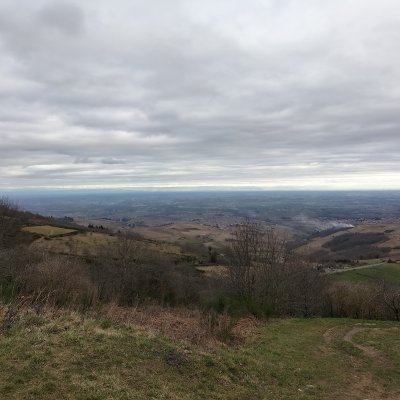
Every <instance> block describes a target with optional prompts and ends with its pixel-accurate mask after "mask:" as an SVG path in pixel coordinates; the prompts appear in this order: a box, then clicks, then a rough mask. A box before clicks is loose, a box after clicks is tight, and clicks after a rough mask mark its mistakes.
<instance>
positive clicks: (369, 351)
mask: <svg viewBox="0 0 400 400" xmlns="http://www.w3.org/2000/svg"><path fill="white" fill-rule="evenodd" d="M367 329H374V328H367V327H360V326H354V327H353V328H352V329H350V330H349V331H348V332H346V334H345V335H344V336H343V340H344V341H345V342H347V343H351V344H352V345H353V346H354V347H355V348H357V349H359V350H361V351H362V352H363V353H364V355H366V356H367V357H369V358H371V359H372V360H374V361H375V362H376V363H377V364H379V365H381V366H382V367H385V368H393V367H394V364H393V362H392V361H391V360H390V359H389V358H388V357H387V356H386V355H385V354H384V353H382V352H381V351H379V350H377V349H375V348H374V347H372V346H366V345H361V344H358V343H355V342H354V341H353V337H354V335H356V334H357V333H360V332H363V331H365V330H367Z"/></svg>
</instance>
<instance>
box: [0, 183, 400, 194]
mask: <svg viewBox="0 0 400 400" xmlns="http://www.w3.org/2000/svg"><path fill="white" fill-rule="evenodd" d="M91 191H96V192H117V191H125V192H129V191H131V192H143V191H146V192H157V191H163V192H168V191H169V192H173V191H179V192H191V191H194V192H198V191H210V192H226V191H230V192H244V191H259V192H279V191H282V192H396V191H400V188H329V187H296V186H294V187H279V186H276V187H262V186H195V185H193V186H138V187H129V186H121V187H112V186H110V187H75V186H74V187H72V186H71V187H65V186H63V187H48V186H47V187H45V186H42V187H7V188H0V195H1V193H2V192H3V193H16V192H91Z"/></svg>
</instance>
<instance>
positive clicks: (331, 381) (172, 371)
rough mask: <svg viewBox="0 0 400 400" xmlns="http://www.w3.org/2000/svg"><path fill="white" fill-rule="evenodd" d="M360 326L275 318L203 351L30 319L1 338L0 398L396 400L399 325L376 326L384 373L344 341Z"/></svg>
mask: <svg viewBox="0 0 400 400" xmlns="http://www.w3.org/2000/svg"><path fill="white" fill-rule="evenodd" d="M359 322H360V321H352V320H345V319H340V320H339V319H302V320H300V319H293V320H276V321H272V322H267V323H266V324H265V326H264V327H263V328H261V332H260V334H259V335H257V336H255V337H253V338H251V339H250V340H249V341H248V342H247V343H246V344H244V345H241V346H238V345H222V344H221V345H215V346H213V347H205V346H200V345H194V344H191V343H189V342H186V341H179V340H174V339H171V338H167V337H165V336H161V335H160V334H157V333H156V332H151V331H146V330H144V329H138V328H136V327H134V326H131V325H127V324H116V323H114V322H111V321H109V320H102V319H98V320H96V319H83V318H82V316H81V315H79V314H76V313H61V314H59V315H58V316H52V317H51V316H37V315H35V314H33V313H27V314H26V315H24V316H23V317H22V318H21V319H20V320H19V321H18V322H15V324H14V325H13V326H12V327H11V328H10V329H8V330H6V331H3V332H2V333H1V334H0V365H1V368H0V398H5V399H54V398H62V399H82V400H83V399H85V400H86V399H91V400H93V399H138V400H141V399H143V400H144V399H146V400H147V399H171V400H178V399H179V400H181V399H182V400H185V399H187V400H194V399H199V400H200V399H201V400H203V399H221V400H222V399H235V400H256V399H260V400H261V399H278V400H279V399H289V400H290V399H338V398H340V399H361V398H364V399H365V398H370V399H375V398H378V397H374V395H375V394H376V393H378V392H379V393H381V394H382V393H383V394H384V395H385V398H388V399H398V398H399V397H398V395H399V391H398V389H399V387H398V385H397V383H396V379H395V378H396V377H398V378H399V380H398V381H397V382H400V375H399V372H398V371H399V367H400V360H399V358H398V354H399V346H400V344H399V341H398V339H397V340H396V337H395V336H396V334H397V337H398V336H399V333H400V324H399V323H394V322H390V323H389V322H377V323H376V324H375V325H374V327H373V332H375V333H374V334H376V335H378V339H377V342H378V344H381V343H389V342H392V346H386V345H384V344H382V346H383V347H384V349H383V350H384V351H385V352H386V353H387V355H388V357H391V358H392V359H393V361H394V363H395V364H394V365H393V366H392V367H390V369H389V370H387V371H386V372H388V373H389V374H387V373H386V374H385V373H384V372H385V371H382V372H381V373H378V372H377V367H376V366H375V364H374V360H370V359H368V358H366V357H365V355H363V354H360V352H359V351H357V349H354V348H351V345H350V344H349V343H344V342H343V340H342V337H343V335H344V334H345V332H346V331H348V330H349V329H351V327H353V326H354V325H355V324H357V323H359ZM327 333H329V335H328V336H327ZM357 340H358V341H364V340H366V341H368V342H369V341H370V340H371V338H370V337H369V336H367V337H366V338H363V337H361V336H359V337H357ZM356 376H358V378H356ZM363 376H364V377H366V376H368V377H369V378H368V382H366V383H365V385H364V387H363V389H362V391H360V390H359V389H357V386H356V383H357V379H358V380H359V379H360V377H363ZM386 376H389V378H386ZM377 389H379V391H378V392H377ZM366 395H368V397H365V396H366ZM396 396H397V397H396ZM379 398H380V397H379Z"/></svg>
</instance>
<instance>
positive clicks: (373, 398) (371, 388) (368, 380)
mask: <svg viewBox="0 0 400 400" xmlns="http://www.w3.org/2000/svg"><path fill="white" fill-rule="evenodd" d="M367 329H378V328H375V327H373V326H353V327H351V328H350V329H348V330H347V331H346V332H345V333H344V334H343V333H342V332H341V327H340V326H333V327H331V328H329V329H327V330H326V331H325V332H324V333H323V338H324V341H325V344H326V345H327V348H328V349H329V348H331V346H332V344H333V341H334V340H335V339H336V340H342V341H344V342H346V343H350V344H351V345H352V346H354V347H355V348H357V349H358V350H360V351H361V352H362V353H363V354H364V355H365V356H366V357H368V358H369V359H371V360H372V361H373V362H374V363H376V365H378V366H379V367H381V368H385V369H386V368H393V367H394V364H393V362H392V361H391V360H390V359H389V358H388V357H387V356H386V355H385V354H384V353H383V352H381V351H379V350H378V349H376V348H374V347H372V346H367V345H361V344H359V343H356V342H355V341H354V340H353V338H354V336H355V335H357V334H358V333H360V332H363V331H365V330H367ZM328 351H329V350H328ZM351 366H352V372H351V375H349V382H348V385H347V386H346V387H345V388H343V392H341V393H340V397H335V399H336V398H340V399H341V400H366V399H368V400H398V399H399V397H398V394H395V395H392V394H389V393H388V392H387V390H386V389H385V388H384V387H382V385H381V384H380V383H379V382H378V381H377V380H376V378H375V377H374V375H373V374H372V373H371V372H370V371H366V370H365V369H364V368H363V365H362V362H361V359H359V358H358V357H353V356H352V357H351Z"/></svg>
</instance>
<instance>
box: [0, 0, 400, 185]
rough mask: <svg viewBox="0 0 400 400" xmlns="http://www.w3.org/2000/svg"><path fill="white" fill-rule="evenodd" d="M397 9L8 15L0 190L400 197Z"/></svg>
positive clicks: (268, 5)
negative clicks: (332, 191) (356, 191)
mask: <svg viewBox="0 0 400 400" xmlns="http://www.w3.org/2000/svg"><path fill="white" fill-rule="evenodd" d="M399 44H400V1H399V0H335V1H328V0H246V1H243V0H201V1H199V0H181V1H179V0H147V1H144V0H113V1H109V0H80V1H63V2H59V1H56V0H46V1H45V0H35V1H32V0H1V1H0V188H7V187H151V186H163V187H165V186H192V185H193V186H218V187H222V186H259V187H266V188H270V187H285V188H286V187H293V188H400V168H399V167H400V51H399Z"/></svg>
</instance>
